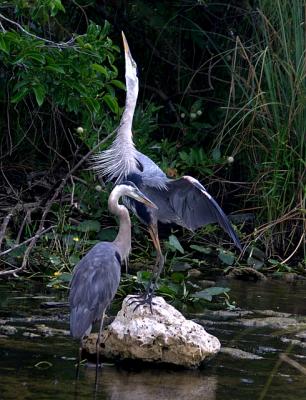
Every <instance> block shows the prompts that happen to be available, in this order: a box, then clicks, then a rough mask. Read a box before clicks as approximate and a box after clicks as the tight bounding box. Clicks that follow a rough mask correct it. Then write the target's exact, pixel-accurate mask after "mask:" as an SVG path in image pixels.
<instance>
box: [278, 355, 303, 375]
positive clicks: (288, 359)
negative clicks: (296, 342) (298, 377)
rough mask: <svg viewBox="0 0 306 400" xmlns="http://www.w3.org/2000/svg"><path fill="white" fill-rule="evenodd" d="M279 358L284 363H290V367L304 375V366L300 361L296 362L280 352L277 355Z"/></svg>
mask: <svg viewBox="0 0 306 400" xmlns="http://www.w3.org/2000/svg"><path fill="white" fill-rule="evenodd" d="M279 358H280V359H281V360H282V361H283V362H285V363H287V364H289V365H291V367H293V368H295V369H297V370H298V371H300V372H301V373H302V374H304V375H306V368H305V367H303V366H302V365H301V364H300V363H298V362H297V361H295V360H292V358H290V357H288V356H287V355H286V354H284V353H281V354H280V355H279Z"/></svg>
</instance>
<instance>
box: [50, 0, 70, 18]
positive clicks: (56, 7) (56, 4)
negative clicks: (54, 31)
mask: <svg viewBox="0 0 306 400" xmlns="http://www.w3.org/2000/svg"><path fill="white" fill-rule="evenodd" d="M58 11H63V12H65V11H66V10H65V8H64V6H63V5H62V2H61V0H53V1H52V3H51V17H55V16H56V14H57V13H58Z"/></svg>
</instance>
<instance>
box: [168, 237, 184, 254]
mask: <svg viewBox="0 0 306 400" xmlns="http://www.w3.org/2000/svg"><path fill="white" fill-rule="evenodd" d="M169 246H170V247H171V248H172V249H173V250H177V251H179V252H180V253H182V254H184V249H183V247H182V245H181V244H180V242H179V240H178V238H177V237H176V236H175V235H170V236H169Z"/></svg>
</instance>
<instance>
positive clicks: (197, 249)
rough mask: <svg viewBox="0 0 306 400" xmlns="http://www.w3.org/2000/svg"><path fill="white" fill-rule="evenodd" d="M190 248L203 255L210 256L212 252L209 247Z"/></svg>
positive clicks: (196, 246) (193, 245)
mask: <svg viewBox="0 0 306 400" xmlns="http://www.w3.org/2000/svg"><path fill="white" fill-rule="evenodd" d="M190 248H191V249H193V250H196V251H198V252H200V253H204V254H210V253H211V251H212V250H211V248H210V247H203V246H198V245H196V244H192V245H190Z"/></svg>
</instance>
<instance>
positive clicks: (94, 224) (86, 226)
mask: <svg viewBox="0 0 306 400" xmlns="http://www.w3.org/2000/svg"><path fill="white" fill-rule="evenodd" d="M100 229H101V224H100V222H98V221H95V220H90V219H88V220H85V221H82V222H81V223H80V224H79V226H77V227H76V230H77V231H79V232H99V231H100Z"/></svg>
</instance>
